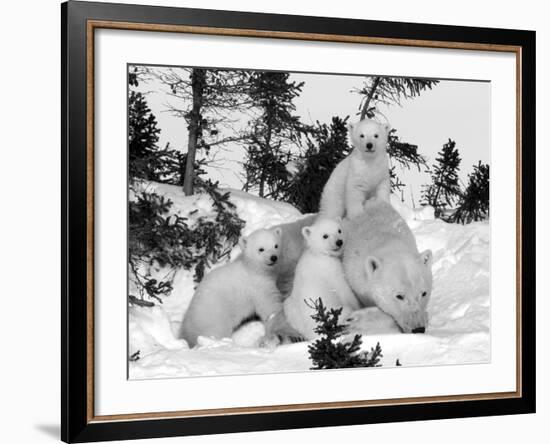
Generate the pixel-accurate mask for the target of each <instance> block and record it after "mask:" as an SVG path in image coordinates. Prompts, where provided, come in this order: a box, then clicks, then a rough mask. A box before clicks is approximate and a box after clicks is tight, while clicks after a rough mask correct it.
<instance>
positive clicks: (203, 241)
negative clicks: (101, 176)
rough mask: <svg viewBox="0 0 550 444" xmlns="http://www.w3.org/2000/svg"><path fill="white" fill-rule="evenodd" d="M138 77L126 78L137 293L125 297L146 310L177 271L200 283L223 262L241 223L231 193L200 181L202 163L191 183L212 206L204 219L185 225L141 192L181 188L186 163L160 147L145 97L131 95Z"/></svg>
mask: <svg viewBox="0 0 550 444" xmlns="http://www.w3.org/2000/svg"><path fill="white" fill-rule="evenodd" d="M142 72H143V70H139V71H138V69H137V68H136V69H133V70H131V71H130V73H129V76H128V82H129V85H130V91H129V95H128V117H129V134H128V146H129V149H128V151H129V184H128V185H129V190H130V200H129V203H128V207H129V208H128V222H129V230H128V253H129V267H130V272H131V279H132V281H133V283H135V287H136V290H137V292H138V294H137V295H135V294H130V295H128V300H129V302H130V303H131V304H135V305H141V306H150V305H151V302H150V300H151V299H152V300H155V301H157V302H162V298H163V297H165V296H167V295H169V294H170V293H171V291H172V280H173V277H174V273H175V270H177V269H179V268H184V269H187V270H193V271H194V278H195V281H196V282H199V281H200V280H201V279H202V277H203V275H204V273H205V269H206V268H207V267H208V266H209V265H211V264H213V263H216V262H219V261H221V260H225V259H227V258H228V255H229V252H230V251H231V249H232V248H233V247H234V245H235V244H236V243H237V242H238V239H239V237H240V232H241V229H242V228H243V226H244V221H242V220H241V219H240V218H239V217H238V215H237V212H236V208H235V206H234V204H233V203H232V202H231V201H230V200H229V193H222V192H220V191H219V190H218V189H217V184H213V183H211V182H210V181H208V180H204V179H203V178H202V177H201V176H202V175H203V174H204V170H203V169H202V166H203V165H204V164H203V162H202V160H199V161H195V162H194V169H193V179H194V180H195V181H196V182H197V183H198V186H199V187H200V190H201V191H202V192H203V193H206V194H208V195H209V197H210V199H211V201H212V206H213V210H214V211H213V212H212V213H211V214H208V215H207V216H199V217H197V218H196V220H194V221H189V220H188V218H185V217H181V216H179V215H177V214H173V213H172V212H171V208H172V206H173V202H172V201H171V200H169V199H167V198H166V197H165V196H162V195H160V194H157V193H155V192H154V191H151V190H149V189H147V187H146V186H145V187H144V186H143V184H144V183H145V184H146V181H156V182H164V183H171V184H177V185H183V183H184V181H185V174H186V166H187V164H188V162H187V153H185V154H184V153H181V152H179V151H175V150H172V149H170V146H169V145H167V146H166V148H164V149H160V148H159V147H158V145H157V143H158V135H159V133H160V129H159V128H158V124H157V120H156V118H155V116H154V115H153V113H152V112H151V109H150V108H149V106H148V105H147V101H146V99H145V96H144V95H143V94H142V93H141V92H138V91H136V90H135V89H134V88H136V87H138V86H139V75H138V73H142ZM153 264H155V265H160V266H162V267H167V268H168V269H169V271H168V272H167V273H166V276H165V278H164V279H162V280H158V279H156V278H155V277H153V276H152V275H151V273H150V269H151V266H152V265H153ZM144 298H148V299H149V300H145V299H144Z"/></svg>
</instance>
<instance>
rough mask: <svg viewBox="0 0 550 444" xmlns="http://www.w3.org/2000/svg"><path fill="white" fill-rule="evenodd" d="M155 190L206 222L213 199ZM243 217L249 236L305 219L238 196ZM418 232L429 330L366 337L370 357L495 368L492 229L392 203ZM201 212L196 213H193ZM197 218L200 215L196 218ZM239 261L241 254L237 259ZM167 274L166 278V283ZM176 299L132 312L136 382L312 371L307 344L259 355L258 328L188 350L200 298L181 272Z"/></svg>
mask: <svg viewBox="0 0 550 444" xmlns="http://www.w3.org/2000/svg"><path fill="white" fill-rule="evenodd" d="M149 187H151V188H152V190H155V191H156V192H157V193H159V194H164V195H166V196H167V197H168V198H170V199H171V200H172V201H173V202H174V206H173V211H174V212H175V213H178V214H180V215H182V216H187V215H189V214H190V213H192V214H202V215H204V214H207V213H208V212H210V211H212V210H211V205H210V200H209V198H208V197H206V196H200V195H199V196H189V197H186V196H184V195H183V193H182V192H181V191H180V189H179V188H178V187H173V186H170V185H161V184H150V185H149ZM231 200H232V201H233V202H234V203H235V205H236V207H237V212H238V213H239V216H240V217H241V218H242V219H243V220H245V221H246V227H245V229H244V231H243V234H244V235H247V234H249V233H251V232H252V231H254V230H256V229H258V228H262V227H269V226H273V225H277V224H280V223H284V222H291V221H294V220H296V219H298V218H300V217H302V215H301V214H300V213H299V212H298V211H297V210H296V209H295V208H293V207H292V206H291V205H288V204H286V203H281V202H274V201H270V200H266V199H262V198H259V197H256V196H251V195H249V194H247V193H244V192H242V191H236V190H235V191H231ZM392 202H393V203H394V206H396V208H397V210H398V211H399V212H400V213H401V214H402V216H403V217H404V218H405V219H406V220H407V223H408V224H409V226H410V227H411V229H412V230H413V232H414V234H415V236H416V239H417V243H418V247H419V249H420V250H424V249H427V248H430V249H431V250H432V252H433V254H434V261H433V276H434V280H433V292H432V297H431V300H430V304H429V307H428V312H429V315H430V323H429V326H428V329H427V331H426V333H425V334H416V335H413V334H402V333H399V332H396V331H394V330H393V331H392V330H391V329H390V330H389V331H388V330H387V329H385V330H384V332H382V333H377V334H374V333H371V334H369V335H368V336H364V337H363V344H364V347H365V349H370V347H372V346H374V345H375V344H376V343H377V342H380V345H381V347H382V351H383V355H384V357H383V359H382V361H381V363H382V365H384V366H394V365H395V363H396V360H397V359H399V361H400V363H401V365H403V366H418V365H443V364H459V363H460V364H468V363H482V362H488V361H489V360H490V288H489V282H490V274H489V273H490V248H489V247H490V245H489V241H490V230H489V223H488V222H478V223H472V224H469V225H458V224H447V223H445V222H442V221H441V220H434V219H433V212H432V211H430V208H424V209H423V210H422V211H415V210H411V209H410V208H408V207H406V206H404V205H403V204H400V203H399V202H397V201H392ZM194 210H197V211H196V212H194ZM193 212H194V213H193ZM235 254H238V248H236V249H235V250H234V252H233V253H232V257H234V256H235ZM163 274H166V270H159V275H163ZM173 285H174V290H173V292H172V294H171V295H170V296H168V297H166V298H164V300H163V304H162V305H158V304H157V305H156V306H155V307H154V308H148V307H135V306H131V307H130V308H129V350H128V351H129V355H132V354H134V353H136V352H137V351H139V356H140V358H139V359H138V360H137V361H132V362H130V364H129V366H130V368H129V375H130V378H131V379H149V378H165V377H183V376H206V375H229V374H242V373H273V372H295V371H305V370H309V368H310V367H311V362H310V360H309V358H308V352H307V346H308V343H306V342H302V343H297V344H288V345H281V346H278V347H273V348H259V347H257V344H258V341H259V338H260V337H261V336H262V334H263V326H262V324H261V323H259V322H253V323H250V324H248V325H247V326H245V327H243V328H241V330H239V331H237V332H236V333H235V334H234V335H233V337H232V338H227V339H223V340H213V339H209V338H200V340H199V345H198V346H197V347H195V348H194V349H189V348H188V347H187V344H186V343H185V341H183V340H179V339H176V337H175V336H174V332H177V331H178V328H179V324H180V322H181V319H182V317H183V314H184V313H185V310H186V309H187V306H188V304H189V302H190V300H191V297H192V295H193V290H194V282H193V277H192V272H189V271H184V270H181V271H178V272H177V273H176V275H175V279H174V284H173Z"/></svg>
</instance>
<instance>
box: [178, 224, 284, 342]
mask: <svg viewBox="0 0 550 444" xmlns="http://www.w3.org/2000/svg"><path fill="white" fill-rule="evenodd" d="M280 244H281V229H280V228H276V229H273V230H257V231H255V232H253V233H252V234H251V235H250V236H248V238H244V239H242V240H241V249H242V253H241V255H239V256H238V257H237V258H236V259H235V260H234V261H233V262H231V263H228V264H226V265H224V266H222V267H219V268H216V269H214V270H212V271H211V272H210V273H208V274H207V275H206V276H205V277H204V279H203V280H202V282H201V283H200V284H199V286H198V288H197V290H196V291H195V294H194V295H193V299H192V300H191V304H190V305H189V308H188V309H187V312H186V313H185V315H184V318H183V322H182V325H181V330H180V338H183V339H185V340H186V341H187V343H188V344H189V345H190V346H194V345H195V344H196V342H197V337H198V336H207V337H214V338H225V337H230V336H231V334H232V333H233V331H234V329H235V328H236V327H238V326H239V324H240V323H241V322H242V321H243V320H244V319H246V318H249V317H250V316H252V315H253V314H257V315H258V316H259V317H260V318H261V320H262V321H263V322H267V321H268V319H269V318H270V317H271V316H272V315H275V314H276V313H278V312H280V311H281V310H282V295H281V293H280V292H279V290H278V289H277V285H276V279H277V273H276V268H277V262H278V259H279V252H280V249H281V245H280ZM275 257H276V258H277V259H276V260H273V258H275ZM269 334H270V332H266V335H269Z"/></svg>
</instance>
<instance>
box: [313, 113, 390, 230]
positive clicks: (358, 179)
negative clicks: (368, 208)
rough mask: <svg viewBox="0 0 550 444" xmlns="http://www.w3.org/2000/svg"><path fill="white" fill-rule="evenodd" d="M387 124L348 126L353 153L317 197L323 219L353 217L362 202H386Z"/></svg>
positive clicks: (387, 184)
mask: <svg viewBox="0 0 550 444" xmlns="http://www.w3.org/2000/svg"><path fill="white" fill-rule="evenodd" d="M389 129H390V126H389V124H386V125H382V124H379V123H377V122H375V121H374V120H369V119H365V120H361V121H359V122H357V123H355V124H351V123H350V124H349V125H348V132H349V138H350V141H351V144H352V146H353V151H352V152H351V154H350V155H349V156H348V157H346V158H345V159H344V160H342V161H341V162H340V163H339V164H338V165H337V166H336V168H335V169H334V171H333V172H332V174H331V176H330V178H329V180H328V181H327V183H326V185H325V188H324V189H323V194H322V195H321V204H320V207H321V211H320V214H321V215H322V216H323V217H328V218H331V219H336V218H339V217H341V218H343V217H347V218H354V217H356V216H359V215H360V214H361V213H362V212H363V204H364V203H365V201H366V200H368V199H370V198H372V197H376V198H378V199H381V200H384V201H386V202H389V200H390V173H389V161H388V153H387V151H386V145H387V143H388V132H389Z"/></svg>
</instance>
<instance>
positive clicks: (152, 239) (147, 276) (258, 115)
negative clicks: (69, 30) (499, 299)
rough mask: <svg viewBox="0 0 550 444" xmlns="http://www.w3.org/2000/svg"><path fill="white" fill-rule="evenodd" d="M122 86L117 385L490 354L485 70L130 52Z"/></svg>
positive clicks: (479, 359) (481, 358)
mask: <svg viewBox="0 0 550 444" xmlns="http://www.w3.org/2000/svg"><path fill="white" fill-rule="evenodd" d="M127 99H128V101H127V111H128V116H127V122H128V128H127V130H128V132H127V134H128V151H127V155H128V172H127V174H128V377H129V379H154V378H179V377H194V376H195V377H196V376H213V375H239V374H265V373H280V372H307V371H316V370H329V369H346V368H363V367H373V368H379V367H384V368H387V367H419V366H436V365H453V364H480V363H488V362H490V361H491V297H492V295H491V288H490V278H491V261H490V259H491V248H490V247H491V243H490V239H491V218H490V198H489V195H490V193H489V183H490V165H491V159H490V152H491V82H490V81H485V80H481V79H480V80H476V79H439V78H418V77H403V76H392V75H391V73H388V75H383V76H382V75H370V74H369V73H365V74H364V75H357V74H353V75H351V74H346V73H338V72H334V73H317V72H287V71H272V70H266V71H262V70H257V69H254V70H252V69H250V70H247V69H233V68H231V67H204V66H185V65H182V66H171V65H148V64H139V63H131V64H128V65H127ZM373 371H376V370H373ZM397 371H398V370H397Z"/></svg>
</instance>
